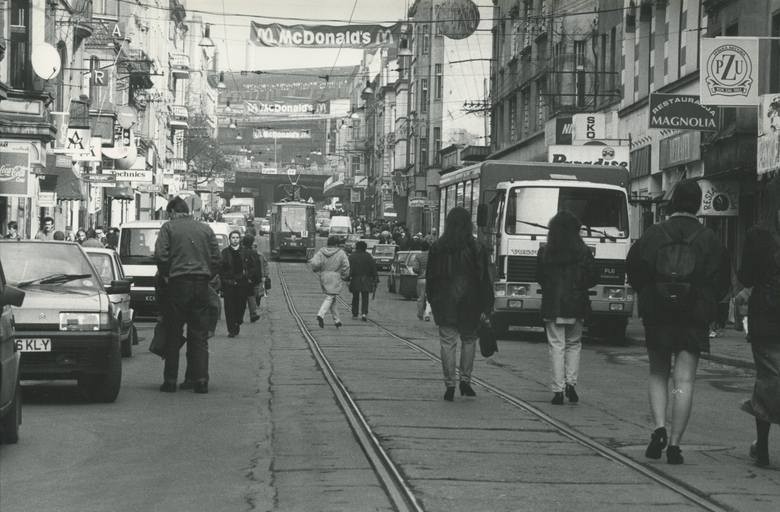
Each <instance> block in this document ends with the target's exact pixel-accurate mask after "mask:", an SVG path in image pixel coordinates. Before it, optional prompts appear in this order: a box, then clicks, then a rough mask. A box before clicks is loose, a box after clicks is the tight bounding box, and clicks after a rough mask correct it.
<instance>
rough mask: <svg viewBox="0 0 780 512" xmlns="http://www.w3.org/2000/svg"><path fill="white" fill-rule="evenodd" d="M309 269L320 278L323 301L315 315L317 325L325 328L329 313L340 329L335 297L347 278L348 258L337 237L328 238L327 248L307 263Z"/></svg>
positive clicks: (318, 252) (339, 292)
mask: <svg viewBox="0 0 780 512" xmlns="http://www.w3.org/2000/svg"><path fill="white" fill-rule="evenodd" d="M309 265H311V269H312V270H313V271H314V272H316V273H318V274H319V276H320V286H321V287H322V293H324V294H325V299H324V300H323V301H322V305H321V306H320V310H319V312H318V313H317V324H318V325H319V326H320V327H325V315H326V314H327V313H328V311H330V314H331V316H332V317H333V323H334V324H335V325H336V327H341V318H339V311H338V308H337V303H336V297H338V296H339V295H340V294H341V289H342V288H343V283H344V281H345V280H346V279H348V278H349V258H347V254H346V253H345V252H344V251H342V250H341V248H340V247H339V237H338V236H334V235H331V236H329V237H328V246H327V247H323V248H322V249H320V250H319V251H317V254H315V255H314V257H313V258H312V259H311V261H309Z"/></svg>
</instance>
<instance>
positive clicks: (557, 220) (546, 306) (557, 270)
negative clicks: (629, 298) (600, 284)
mask: <svg viewBox="0 0 780 512" xmlns="http://www.w3.org/2000/svg"><path fill="white" fill-rule="evenodd" d="M597 278H598V270H597V269H596V262H595V260H594V258H593V254H592V253H591V252H590V249H588V246H586V245H585V242H583V241H582V238H580V221H579V219H577V217H575V216H574V214H572V213H571V212H568V211H565V210H562V211H559V212H558V213H557V214H555V216H554V217H553V218H552V219H551V220H550V231H549V233H548V235H547V245H546V246H544V245H543V246H541V247H540V248H539V253H538V254H537V257H536V280H537V281H538V282H539V284H541V286H542V318H543V319H544V328H545V331H546V332H547V343H548V344H549V346H550V363H551V366H552V392H553V399H552V403H553V405H562V404H563V396H564V394H565V395H566V398H568V399H569V402H571V403H577V402H578V401H579V396H578V395H577V391H576V390H575V386H576V385H577V377H578V374H579V369H580V350H581V349H582V324H583V322H584V320H585V317H587V316H588V314H589V313H590V296H589V295H588V289H589V288H590V287H591V286H594V285H595V284H596V280H597Z"/></svg>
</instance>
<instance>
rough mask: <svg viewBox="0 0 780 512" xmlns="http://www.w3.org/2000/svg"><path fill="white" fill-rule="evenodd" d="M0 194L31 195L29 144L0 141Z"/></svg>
mask: <svg viewBox="0 0 780 512" xmlns="http://www.w3.org/2000/svg"><path fill="white" fill-rule="evenodd" d="M0 195H2V196H18V197H28V196H30V195H32V194H30V146H29V144H22V143H15V142H8V141H0Z"/></svg>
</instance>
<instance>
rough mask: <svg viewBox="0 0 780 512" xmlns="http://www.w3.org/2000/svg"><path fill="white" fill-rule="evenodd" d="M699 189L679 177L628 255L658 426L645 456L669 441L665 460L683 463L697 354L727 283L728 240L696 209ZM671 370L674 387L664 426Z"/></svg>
mask: <svg viewBox="0 0 780 512" xmlns="http://www.w3.org/2000/svg"><path fill="white" fill-rule="evenodd" d="M701 196H702V193H701V189H700V188H699V184H698V183H697V182H696V181H694V180H683V181H681V182H679V183H678V184H677V185H676V186H675V188H674V190H673V191H672V197H671V199H670V201H669V205H668V211H669V212H670V213H671V214H670V216H669V218H668V219H667V220H665V221H664V222H662V223H660V224H656V225H654V226H650V227H649V228H648V229H647V230H646V231H645V232H644V234H643V235H642V237H641V238H640V239H639V240H637V242H636V243H634V245H632V246H631V249H630V250H629V252H628V256H627V257H626V272H627V274H628V282H629V284H630V285H631V286H632V287H633V288H634V290H636V292H637V293H638V295H639V316H640V317H642V323H643V324H644V327H645V343H646V344H647V355H648V358H649V360H650V377H649V379H648V395H649V397H650V410H651V412H652V415H653V421H654V422H655V430H654V431H653V433H652V434H651V436H650V443H649V444H648V446H647V449H646V450H645V456H646V457H648V458H650V459H660V458H661V455H662V454H663V450H664V448H666V461H667V462H668V463H669V464H682V463H683V456H682V450H681V449H680V440H681V439H682V436H683V433H684V432H685V428H686V427H687V425H688V419H689V418H690V415H691V408H692V407H693V387H694V383H695V381H696V368H697V367H698V365H699V354H700V353H701V352H702V351H705V352H706V351H707V350H708V349H709V348H708V347H709V336H708V333H709V325H710V322H712V321H713V320H714V319H715V315H716V314H717V307H718V302H720V300H721V299H722V298H723V297H724V296H725V295H726V294H727V293H728V291H729V288H730V286H731V264H730V261H729V257H728V253H727V252H726V249H725V247H723V244H722V243H721V242H720V239H719V238H718V236H717V235H716V234H715V232H714V231H712V230H711V229H709V228H706V227H704V226H702V225H701V223H700V222H699V219H698V218H697V217H696V212H698V211H699V207H700V206H701ZM673 356H674V365H672V357H673ZM670 376H671V377H672V380H673V382H674V387H673V388H672V390H671V392H672V399H671V402H672V406H671V412H672V417H671V422H670V423H671V430H670V432H669V433H668V434H667V430H666V411H667V405H668V402H669V377H670ZM667 443H668V447H667Z"/></svg>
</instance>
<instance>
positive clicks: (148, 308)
mask: <svg viewBox="0 0 780 512" xmlns="http://www.w3.org/2000/svg"><path fill="white" fill-rule="evenodd" d="M166 222H167V221H165V220H149V221H133V222H126V223H125V224H122V225H121V226H119V261H121V262H122V270H123V271H124V273H125V275H126V276H128V277H130V278H131V279H132V286H131V288H130V307H132V308H133V319H134V320H155V319H156V318H157V312H158V308H157V297H156V295H155V286H156V284H157V278H156V277H155V276H156V274H157V264H156V263H155V261H154V246H155V244H156V243H157V236H158V235H159V234H160V228H161V227H162V225H163V224H164V223H166Z"/></svg>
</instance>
